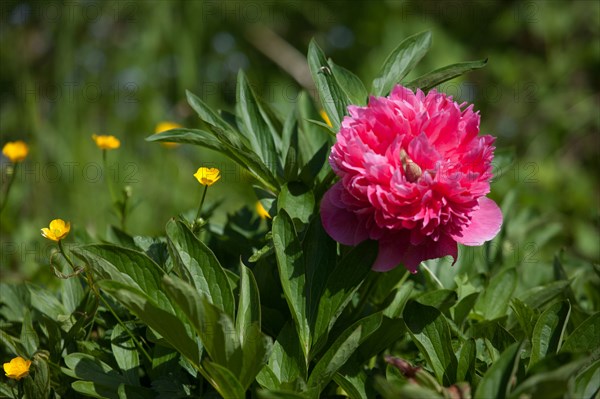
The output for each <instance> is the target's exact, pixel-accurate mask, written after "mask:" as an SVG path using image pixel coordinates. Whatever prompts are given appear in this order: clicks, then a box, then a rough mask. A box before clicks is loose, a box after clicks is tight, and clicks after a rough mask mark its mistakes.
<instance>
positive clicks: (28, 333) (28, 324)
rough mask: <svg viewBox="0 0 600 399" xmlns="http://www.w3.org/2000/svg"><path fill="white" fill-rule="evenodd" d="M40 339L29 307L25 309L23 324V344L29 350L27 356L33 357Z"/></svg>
mask: <svg viewBox="0 0 600 399" xmlns="http://www.w3.org/2000/svg"><path fill="white" fill-rule="evenodd" d="M39 344H40V339H39V338H38V335H37V333H36V332H35V330H34V329H33V323H32V320H31V311H30V310H29V309H27V308H25V309H23V323H22V324H21V345H23V348H24V349H25V352H27V357H28V358H31V356H33V354H34V353H35V352H36V351H37V350H38V347H39Z"/></svg>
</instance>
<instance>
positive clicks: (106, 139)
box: [92, 134, 121, 150]
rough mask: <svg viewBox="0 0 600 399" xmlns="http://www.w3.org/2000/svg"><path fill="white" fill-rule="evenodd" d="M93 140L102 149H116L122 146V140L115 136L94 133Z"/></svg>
mask: <svg viewBox="0 0 600 399" xmlns="http://www.w3.org/2000/svg"><path fill="white" fill-rule="evenodd" d="M92 140H94V142H95V143H96V145H97V146H98V148H100V149H101V150H114V149H117V148H119V147H120V146H121V141H119V139H118V138H116V137H115V136H107V135H97V134H92Z"/></svg>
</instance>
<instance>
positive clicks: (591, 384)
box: [569, 359, 600, 398]
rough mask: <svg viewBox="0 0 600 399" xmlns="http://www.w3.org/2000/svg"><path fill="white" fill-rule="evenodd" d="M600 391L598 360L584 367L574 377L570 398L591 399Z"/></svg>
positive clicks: (599, 361) (599, 366)
mask: <svg viewBox="0 0 600 399" xmlns="http://www.w3.org/2000/svg"><path fill="white" fill-rule="evenodd" d="M599 390H600V359H599V360H596V361H594V362H593V363H592V364H590V365H589V366H587V367H585V368H584V369H583V370H581V372H580V373H579V374H578V375H577V377H575V382H574V384H573V386H572V392H571V395H569V396H570V397H572V398H591V397H593V396H594V394H598V391H599Z"/></svg>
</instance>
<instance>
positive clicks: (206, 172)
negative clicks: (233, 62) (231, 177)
mask: <svg viewBox="0 0 600 399" xmlns="http://www.w3.org/2000/svg"><path fill="white" fill-rule="evenodd" d="M194 177H195V178H196V180H198V182H199V183H200V184H202V185H203V186H212V185H213V184H215V183H216V182H217V181H218V180H219V179H220V178H221V171H220V170H219V169H217V168H205V167H201V168H198V170H197V171H196V173H194Z"/></svg>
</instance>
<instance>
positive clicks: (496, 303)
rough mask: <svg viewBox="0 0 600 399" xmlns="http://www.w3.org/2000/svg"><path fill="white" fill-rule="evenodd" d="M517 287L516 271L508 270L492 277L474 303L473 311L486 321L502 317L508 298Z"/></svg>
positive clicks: (513, 269) (506, 307) (508, 301)
mask: <svg viewBox="0 0 600 399" xmlns="http://www.w3.org/2000/svg"><path fill="white" fill-rule="evenodd" d="M516 287H517V271H516V269H515V268H514V267H513V268H509V269H505V270H503V271H501V272H500V273H498V274H497V275H496V276H494V277H492V279H491V280H490V283H489V285H488V286H487V287H486V289H485V290H484V291H483V292H482V293H481V295H480V296H479V299H478V300H477V302H476V303H475V311H476V312H478V313H479V314H481V315H482V316H483V317H484V318H485V319H486V320H493V319H497V318H499V317H502V316H504V315H505V314H506V311H507V310H508V305H509V303H510V298H511V297H512V294H513V292H514V291H515V288H516Z"/></svg>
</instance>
